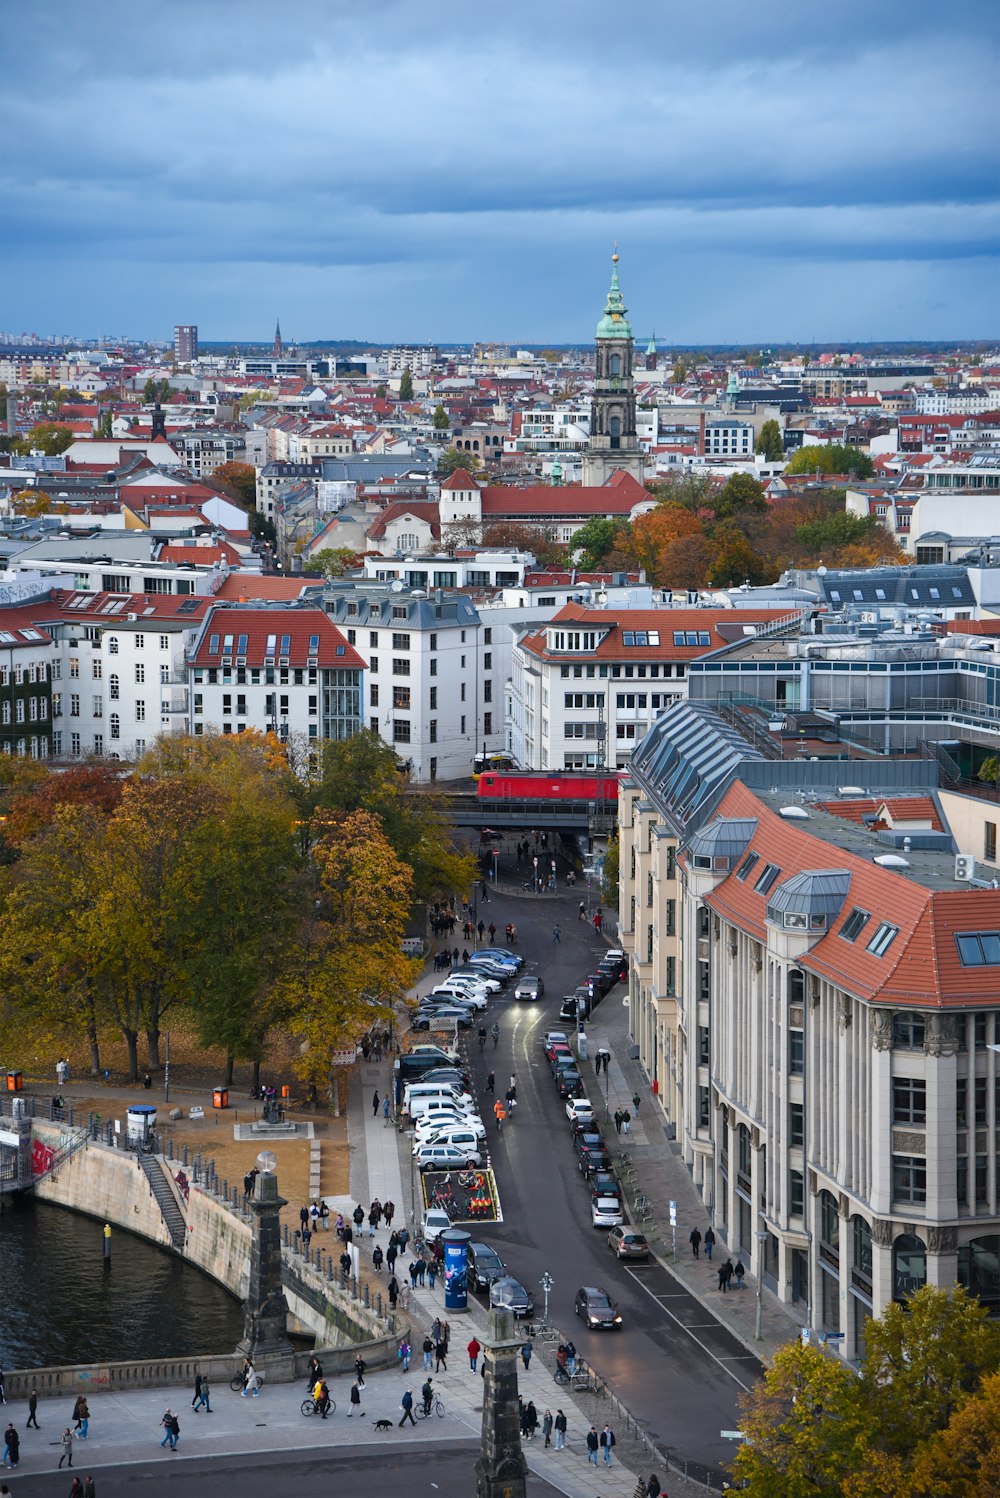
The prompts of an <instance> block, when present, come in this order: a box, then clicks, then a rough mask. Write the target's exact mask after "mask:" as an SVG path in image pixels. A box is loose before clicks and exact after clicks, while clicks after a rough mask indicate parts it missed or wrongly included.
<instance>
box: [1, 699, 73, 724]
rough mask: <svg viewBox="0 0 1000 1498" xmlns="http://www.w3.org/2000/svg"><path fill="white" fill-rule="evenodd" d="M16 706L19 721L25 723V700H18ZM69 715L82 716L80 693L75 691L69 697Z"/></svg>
mask: <svg viewBox="0 0 1000 1498" xmlns="http://www.w3.org/2000/svg"><path fill="white" fill-rule="evenodd" d="M16 706H17V721H18V722H19V723H23V722H24V703H23V702H18V703H17V705H16ZM69 715H70V717H71V718H78V717H79V716H80V698H79V697H78V695H77V694H76V692H74V693H73V694H72V695H71V697H70V699H69Z"/></svg>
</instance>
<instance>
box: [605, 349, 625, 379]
mask: <svg viewBox="0 0 1000 1498" xmlns="http://www.w3.org/2000/svg"><path fill="white" fill-rule="evenodd" d="M621 372H622V356H621V354H612V355H611V358H610V359H609V360H608V374H609V375H610V376H611V378H612V379H613V380H617V378H618V376H619V375H620V374H621Z"/></svg>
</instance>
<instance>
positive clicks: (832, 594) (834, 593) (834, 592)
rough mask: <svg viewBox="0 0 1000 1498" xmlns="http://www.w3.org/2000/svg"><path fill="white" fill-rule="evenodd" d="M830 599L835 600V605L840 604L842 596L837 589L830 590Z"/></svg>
mask: <svg viewBox="0 0 1000 1498" xmlns="http://www.w3.org/2000/svg"><path fill="white" fill-rule="evenodd" d="M830 597H831V598H832V599H833V601H834V603H839V602H840V594H839V593H838V591H837V589H836V588H831V589H830Z"/></svg>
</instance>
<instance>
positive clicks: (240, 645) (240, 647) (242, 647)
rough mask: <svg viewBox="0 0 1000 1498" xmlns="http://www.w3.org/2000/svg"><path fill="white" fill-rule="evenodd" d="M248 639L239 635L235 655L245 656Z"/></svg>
mask: <svg viewBox="0 0 1000 1498" xmlns="http://www.w3.org/2000/svg"><path fill="white" fill-rule="evenodd" d="M248 638H249V637H248V636H247V635H240V637H239V639H238V640H237V641H236V654H237V655H246V653H247V640H248Z"/></svg>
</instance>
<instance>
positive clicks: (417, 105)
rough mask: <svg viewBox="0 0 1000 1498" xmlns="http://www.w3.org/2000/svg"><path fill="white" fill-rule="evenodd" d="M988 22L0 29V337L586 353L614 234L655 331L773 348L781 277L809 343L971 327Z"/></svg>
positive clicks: (234, 22)
mask: <svg viewBox="0 0 1000 1498" xmlns="http://www.w3.org/2000/svg"><path fill="white" fill-rule="evenodd" d="M912 11H915V12H916V14H911V12H912ZM997 16H998V12H997V10H996V8H995V7H994V6H993V4H992V3H991V4H989V5H986V4H979V3H972V0H969V3H964V4H958V5H953V6H952V7H951V8H950V9H949V10H948V11H947V12H944V11H941V10H940V9H939V8H938V7H932V6H930V5H915V6H905V7H904V6H899V5H896V4H894V3H891V4H880V3H877V0H876V3H872V4H867V5H859V4H854V3H841V4H831V5H827V6H824V7H806V6H802V5H799V4H798V3H795V0H790V3H788V4H783V3H771V4H754V5H750V4H744V3H740V0H723V3H716V4H714V5H712V6H703V5H693V4H692V5H687V4H667V3H662V4H657V3H639V0H632V3H628V0H625V3H621V4H619V5H618V6H617V7H609V6H607V5H600V6H597V5H592V4H588V3H582V4H581V3H573V4H569V3H565V4H564V3H562V0H549V3H547V4H545V3H542V4H539V3H533V0H514V3H508V4H507V5H506V6H504V7H502V8H494V9H492V10H490V11H489V12H488V13H487V12H485V10H484V8H482V7H479V6H475V5H471V4H446V3H438V4H435V3H430V4H425V5H422V6H415V5H412V4H392V3H371V0H369V3H368V4H366V5H364V6H356V5H354V6H350V7H348V6H341V5H339V4H335V3H323V4H309V3H304V0H291V3H288V4H285V5H283V6H280V7H279V6H275V5H273V4H272V3H270V0H249V3H243V4H222V5H215V6H209V5H199V6H195V5H191V4H187V3H180V4H173V5H170V6H169V7H162V8H160V9H153V8H151V7H149V6H145V5H136V4H135V3H128V4H119V3H118V0H103V3H102V4H99V5H98V6H97V7H91V8H87V9H83V8H78V7H76V6H71V5H68V4H61V5H56V6H55V7H51V8H49V9H48V10H47V11H46V12H45V13H44V14H41V13H39V12H38V11H37V10H35V9H34V8H31V9H29V8H27V7H22V8H19V9H17V10H14V9H13V8H8V9H7V10H6V11H5V17H4V22H5V33H6V34H5V43H6V59H7V60H6V69H7V77H8V79H16V80H17V86H16V88H10V87H8V88H7V89H5V91H4V94H3V101H2V103H0V110H2V117H0V138H2V139H3V140H4V141H5V142H6V150H5V154H4V158H3V189H2V190H3V195H4V196H3V202H4V221H5V226H4V231H3V233H4V255H5V259H6V262H7V273H6V275H5V278H4V279H5V291H4V293H3V301H2V307H3V311H2V313H0V323H2V324H3V326H6V327H12V326H13V327H15V328H20V327H29V326H31V327H36V328H39V329H49V328H66V327H72V328H77V329H79V330H80V331H92V330H93V328H94V326H95V320H97V321H100V322H102V324H103V325H104V326H108V325H113V326H115V327H128V326H135V328H136V331H140V332H147V333H154V332H163V331H164V330H165V329H166V328H167V327H168V325H169V324H170V323H171V322H172V321H174V320H175V319H178V318H181V317H184V318H185V319H187V318H189V317H190V318H192V319H193V320H196V321H199V322H200V323H201V324H202V325H203V327H204V328H205V332H206V336H209V337H211V336H212V334H213V332H215V333H218V335H219V336H224V335H226V334H233V335H235V334H239V333H241V332H248V333H249V332H250V331H252V329H251V326H250V325H251V324H254V325H255V324H256V323H257V321H258V319H259V318H260V317H261V315H262V313H261V310H260V309H261V303H262V302H263V304H264V305H265V306H266V308H267V313H268V316H269V315H270V313H271V311H272V309H274V308H276V307H279V306H280V307H281V308H288V309H289V311H288V313H286V314H285V318H284V319H283V321H284V320H286V319H287V317H288V316H289V315H291V316H292V317H293V319H294V321H295V323H296V324H297V327H298V331H299V332H300V334H302V335H305V334H309V333H316V334H320V333H335V334H337V333H339V334H342V335H344V336H350V335H351V334H359V335H368V336H372V337H381V336H389V334H390V331H391V332H392V333H394V334H395V336H408V337H425V338H433V337H439V338H449V337H451V338H458V337H472V336H476V335H477V334H479V333H483V334H484V335H486V334H489V335H490V336H509V337H512V338H518V337H519V338H522V339H527V338H529V337H531V338H551V339H556V338H564V339H569V338H585V337H587V336H588V335H589V323H590V321H591V320H592V314H593V312H594V307H595V303H596V302H598V301H599V299H600V296H601V292H602V290H603V281H604V276H605V270H606V261H605V256H606V254H607V252H608V248H609V244H610V241H611V239H612V238H615V237H617V238H619V239H620V240H621V241H622V245H623V254H624V260H623V271H624V268H625V266H627V268H628V275H627V281H626V289H627V291H628V293H629V297H630V300H631V302H632V305H633V307H640V306H641V309H642V312H641V318H642V321H643V323H644V324H645V325H647V326H651V325H652V324H653V323H654V322H655V323H657V325H658V326H659V327H662V328H664V329H669V330H670V331H671V332H674V333H675V335H676V336H677V337H678V338H687V339H696V338H699V337H701V338H705V339H710V338H722V337H726V336H728V337H731V338H734V339H737V338H744V337H746V338H749V337H756V336H761V337H765V336H768V327H767V323H768V316H769V314H773V313H774V310H775V308H774V302H773V298H774V295H775V288H776V287H777V286H783V287H785V288H787V292H786V294H785V295H783V296H782V297H781V315H782V317H784V318H786V319H788V321H789V323H790V324H795V326H797V327H799V328H800V329H801V333H800V336H802V337H808V336H811V334H810V331H809V328H808V327H807V326H806V324H807V323H809V322H810V321H811V322H814V323H816V324H817V327H816V329H815V330H814V331H815V335H816V336H830V337H832V336H837V335H838V333H839V331H840V322H839V321H838V319H840V321H842V318H843V307H844V304H845V297H846V298H847V300H848V302H850V300H851V298H852V297H856V298H857V301H856V305H861V306H865V307H867V306H868V305H872V310H873V315H881V316H882V318H883V325H882V326H880V327H879V328H877V329H876V330H875V331H876V332H877V333H878V334H879V336H898V337H903V336H908V335H911V334H914V335H915V334H920V333H923V334H925V335H928V336H930V335H932V334H934V333H936V332H940V334H941V336H946V335H947V334H949V333H953V334H955V335H956V336H957V335H960V334H966V335H968V334H972V333H975V332H980V331H981V332H983V333H984V334H988V333H990V332H991V331H994V330H996V329H997V328H1000V318H998V316H997V302H996V292H995V281H993V280H992V277H991V272H990V257H991V256H994V255H995V254H996V250H997V240H998V215H997V203H996V200H997V124H998V117H997V105H996V101H995V94H996V90H995V86H994V84H995V76H996V65H997V39H998V19H997ZM15 142H16V146H15V144H14V143H15ZM904 266H910V267H914V268H915V269H914V270H913V271H912V272H906V273H905V274H904V273H903V272H901V270H900V269H899V268H900V267H904ZM949 267H950V269H949ZM901 276H903V279H905V280H906V282H907V286H906V287H905V293H906V294H905V296H897V295H896V294H895V283H898V282H899V280H900V277H901ZM720 280H721V281H722V282H723V283H730V282H736V283H737V285H738V289H739V293H740V294H739V295H738V296H735V297H733V296H730V294H729V290H730V287H729V285H728V284H726V285H725V286H724V288H723V287H722V286H720ZM435 282H436V283H437V284H438V287H439V294H437V295H435V294H434V290H433V288H434V285H435ZM991 284H992V287H993V291H992V294H991V289H990V288H991ZM220 285H222V286H224V287H225V294H224V295H222V296H221V297H220V292H219V287H220ZM83 286H86V288H87V300H86V303H84V304H81V300H80V290H81V287H83ZM442 286H443V287H445V288H446V295H445V296H444V297H442V296H441V295H440V288H441V287H442ZM922 286H925V287H926V288H927V290H926V301H925V302H924V303H923V304H921V302H920V296H921V294H922V293H921V291H920V288H921V287H922ZM141 288H144V289H141ZM793 288H798V290H797V292H796V294H797V296H798V297H799V298H800V304H799V305H798V306H797V307H795V306H789V304H788V294H789V293H790V292H791V291H792V289H793ZM899 290H900V292H902V291H903V290H904V288H903V287H900V288H899ZM553 292H555V293H556V296H555V299H554V297H553ZM921 305H923V308H924V310H923V313H922V314H921V313H920V311H919V309H920V307H921ZM87 308H89V309H90V314H91V315H90V316H85V315H82V314H84V313H85V311H86V309H87ZM879 309H881V313H879ZM904 309H905V315H906V316H907V317H908V318H912V319H914V320H913V321H912V322H911V323H909V324H908V325H906V326H903V325H902V324H901V322H900V318H901V317H902V316H903V315H904ZM223 315H224V316H225V317H226V318H227V319H230V321H227V322H226V324H225V325H224V326H223V324H222V322H221V320H220V321H218V323H217V325H216V326H213V324H214V323H215V322H216V319H221V317H222V316H223ZM723 316H725V317H726V318H727V319H729V321H728V323H727V325H726V326H722V325H721V319H722V317H723ZM345 318H346V319H347V321H346V322H345V321H344V319H345ZM331 319H332V320H335V325H334V326H331ZM928 320H930V321H932V322H933V326H931V325H930V322H929V321H928ZM788 332H789V334H792V333H794V328H793V327H791V326H790V327H789V329H788ZM774 336H778V335H777V332H775V334H774ZM844 336H847V334H846V330H845V331H844ZM854 336H858V335H856V334H855V335H854Z"/></svg>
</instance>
